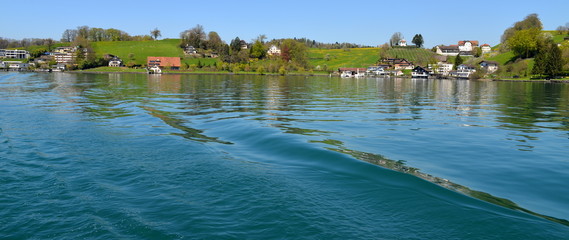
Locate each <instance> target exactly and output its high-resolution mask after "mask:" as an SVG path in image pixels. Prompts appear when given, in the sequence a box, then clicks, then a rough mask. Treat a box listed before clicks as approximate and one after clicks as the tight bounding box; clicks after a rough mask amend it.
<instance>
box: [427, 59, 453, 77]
mask: <svg viewBox="0 0 569 240" xmlns="http://www.w3.org/2000/svg"><path fill="white" fill-rule="evenodd" d="M453 66H454V64H452V63H447V62H438V63H437V64H429V68H431V69H433V70H434V71H435V72H436V73H438V74H441V75H443V76H448V75H449V73H450V72H451V71H452V67H453Z"/></svg>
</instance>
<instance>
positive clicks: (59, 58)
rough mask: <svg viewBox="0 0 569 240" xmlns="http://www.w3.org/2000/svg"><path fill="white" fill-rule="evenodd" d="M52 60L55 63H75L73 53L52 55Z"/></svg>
mask: <svg viewBox="0 0 569 240" xmlns="http://www.w3.org/2000/svg"><path fill="white" fill-rule="evenodd" d="M52 56H53V58H54V59H55V62H56V63H62V64H73V63H75V57H76V56H75V53H54V54H53V55H52Z"/></svg>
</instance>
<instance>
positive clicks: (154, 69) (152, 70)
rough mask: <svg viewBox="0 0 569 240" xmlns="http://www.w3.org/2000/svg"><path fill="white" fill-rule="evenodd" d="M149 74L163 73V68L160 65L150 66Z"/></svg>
mask: <svg viewBox="0 0 569 240" xmlns="http://www.w3.org/2000/svg"><path fill="white" fill-rule="evenodd" d="M148 74H162V69H160V67H158V66H152V67H150V68H148Z"/></svg>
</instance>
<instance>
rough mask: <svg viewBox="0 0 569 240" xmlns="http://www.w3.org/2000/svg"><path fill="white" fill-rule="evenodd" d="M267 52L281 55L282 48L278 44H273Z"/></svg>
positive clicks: (270, 54)
mask: <svg viewBox="0 0 569 240" xmlns="http://www.w3.org/2000/svg"><path fill="white" fill-rule="evenodd" d="M267 54H268V55H269V56H280V55H281V50H280V49H279V48H278V47H277V46H275V45H272V46H271V47H270V48H269V50H268V51H267Z"/></svg>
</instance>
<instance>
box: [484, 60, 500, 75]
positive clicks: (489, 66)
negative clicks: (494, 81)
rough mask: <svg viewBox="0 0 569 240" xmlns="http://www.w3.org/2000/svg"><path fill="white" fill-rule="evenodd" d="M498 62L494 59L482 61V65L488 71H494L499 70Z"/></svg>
mask: <svg viewBox="0 0 569 240" xmlns="http://www.w3.org/2000/svg"><path fill="white" fill-rule="evenodd" d="M498 65H499V64H498V63H497V62H494V61H482V62H480V67H481V68H482V69H484V70H486V72H487V73H494V72H496V71H498Z"/></svg>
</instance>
